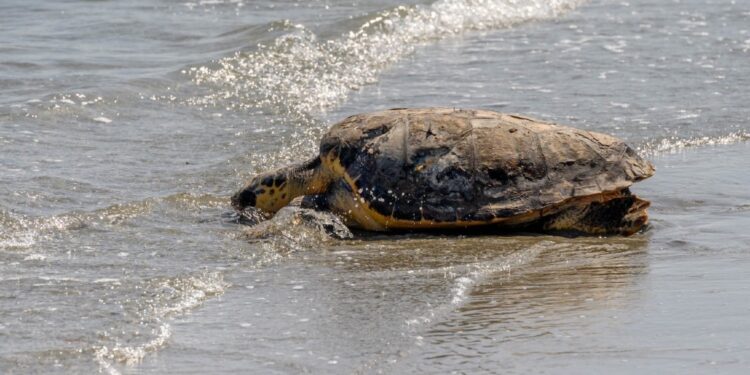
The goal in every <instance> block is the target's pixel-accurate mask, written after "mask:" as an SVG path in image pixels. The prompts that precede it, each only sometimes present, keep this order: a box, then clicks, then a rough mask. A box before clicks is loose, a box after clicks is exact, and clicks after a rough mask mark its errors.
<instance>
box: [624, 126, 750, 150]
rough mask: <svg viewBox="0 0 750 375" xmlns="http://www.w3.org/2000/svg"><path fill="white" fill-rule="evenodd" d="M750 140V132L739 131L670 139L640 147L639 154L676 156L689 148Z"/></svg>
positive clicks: (646, 143) (654, 141) (650, 142)
mask: <svg viewBox="0 0 750 375" xmlns="http://www.w3.org/2000/svg"><path fill="white" fill-rule="evenodd" d="M748 140H750V132H748V131H747V130H739V131H736V132H732V133H729V134H726V135H721V136H703V137H693V138H680V137H670V138H665V139H660V140H652V141H647V142H645V143H644V144H643V145H641V146H639V147H638V148H637V149H638V152H639V153H640V154H641V155H644V156H658V155H661V154H675V153H678V152H681V151H684V150H685V149H687V148H693V147H703V146H717V145H729V144H735V143H740V142H746V141H748Z"/></svg>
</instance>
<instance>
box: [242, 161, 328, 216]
mask: <svg viewBox="0 0 750 375" xmlns="http://www.w3.org/2000/svg"><path fill="white" fill-rule="evenodd" d="M326 176H327V174H326V173H323V171H322V168H321V163H320V158H318V157H316V158H315V159H313V160H311V161H309V162H307V163H304V164H301V165H296V166H291V167H286V168H281V169H278V170H276V171H273V172H270V173H262V174H259V175H257V176H255V177H253V178H252V179H251V180H250V181H249V182H248V183H247V184H245V187H243V188H242V189H240V191H238V192H237V193H235V194H234V195H233V196H232V206H233V207H234V208H235V209H236V210H238V211H243V210H245V209H246V208H249V207H255V208H257V209H259V210H261V211H263V212H265V213H271V214H273V213H276V212H277V211H278V210H280V209H281V208H282V207H284V206H286V205H287V204H289V202H291V201H292V199H294V198H296V197H298V196H300V195H308V194H319V193H322V192H323V191H325V189H327V188H328V178H326Z"/></svg>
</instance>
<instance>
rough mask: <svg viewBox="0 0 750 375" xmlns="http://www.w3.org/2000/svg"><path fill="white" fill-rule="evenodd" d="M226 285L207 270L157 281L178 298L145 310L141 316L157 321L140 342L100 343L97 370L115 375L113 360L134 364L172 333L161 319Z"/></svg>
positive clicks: (187, 308) (191, 306) (198, 302)
mask: <svg viewBox="0 0 750 375" xmlns="http://www.w3.org/2000/svg"><path fill="white" fill-rule="evenodd" d="M228 286H229V284H228V283H226V282H224V279H223V276H222V275H221V274H220V273H218V272H210V273H206V274H203V275H201V276H198V277H192V276H191V277H188V278H186V279H180V278H178V279H167V280H164V281H161V282H159V283H158V285H157V289H164V290H173V291H174V293H175V294H177V295H179V298H178V300H177V301H176V302H175V303H173V304H169V305H166V306H161V307H154V308H152V309H151V311H145V312H144V313H143V314H144V316H143V317H142V319H143V320H144V321H149V320H150V321H152V322H155V323H157V324H158V327H157V328H156V329H154V330H153V335H154V337H153V338H152V339H151V340H149V341H147V342H145V343H143V344H140V345H135V346H121V345H120V344H119V343H115V345H114V346H113V347H112V348H110V347H108V346H106V345H102V346H100V347H98V348H96V349H95V350H94V360H95V361H96V362H97V363H98V364H99V366H100V370H102V371H106V372H107V373H109V374H111V375H119V374H120V372H119V371H118V370H117V369H116V368H115V367H114V364H115V363H124V364H126V365H134V364H138V363H140V362H141V361H142V360H143V358H144V357H145V356H146V355H148V354H149V353H153V352H156V351H158V350H159V349H160V348H162V347H163V346H164V345H165V344H166V343H167V340H168V339H169V337H171V335H172V331H171V329H170V326H169V324H167V323H165V322H164V321H163V320H164V319H166V318H169V317H171V316H174V315H177V314H184V313H186V312H188V311H190V310H192V309H194V308H196V307H198V306H199V305H201V304H202V303H203V302H205V301H206V300H207V299H209V298H211V297H213V296H217V295H220V294H223V293H224V290H225V289H226V288H227V287H228Z"/></svg>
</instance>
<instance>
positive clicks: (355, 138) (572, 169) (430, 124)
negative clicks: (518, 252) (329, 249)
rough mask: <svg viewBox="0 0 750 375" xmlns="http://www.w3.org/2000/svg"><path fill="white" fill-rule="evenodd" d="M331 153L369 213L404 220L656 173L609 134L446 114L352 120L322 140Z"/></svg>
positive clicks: (494, 207) (486, 215)
mask: <svg viewBox="0 0 750 375" xmlns="http://www.w3.org/2000/svg"><path fill="white" fill-rule="evenodd" d="M330 153H334V154H333V155H335V156H336V157H337V158H338V159H339V160H340V162H341V164H342V165H343V166H344V167H345V169H346V171H347V174H349V176H350V177H352V178H353V179H355V180H356V190H357V193H358V194H359V195H360V196H361V197H362V198H364V199H365V200H366V201H368V202H369V203H370V206H371V207H372V208H374V209H376V210H377V211H379V212H381V213H382V214H385V215H389V216H390V215H392V216H394V217H396V218H401V219H409V220H420V219H427V220H435V221H454V220H480V221H482V220H491V219H492V218H495V217H511V216H515V215H519V214H523V213H527V212H530V211H535V210H540V209H542V208H544V207H548V206H551V205H554V204H557V203H561V202H563V201H566V200H569V199H571V198H577V197H584V196H588V195H592V194H598V193H602V192H609V191H617V190H621V189H624V188H627V187H629V186H630V185H631V184H633V183H634V182H636V181H639V180H642V179H644V178H647V177H649V176H651V175H652V174H653V173H654V168H653V166H652V165H651V163H649V162H648V161H646V160H644V159H642V158H641V157H639V156H638V155H637V154H636V153H635V151H634V150H633V149H632V148H630V147H629V146H627V145H626V144H625V143H624V142H623V141H621V140H619V139H617V138H614V137H611V136H608V135H604V134H600V133H594V132H588V131H584V130H579V129H574V128H571V127H567V126H562V125H557V124H551V123H545V122H542V121H539V120H535V119H530V118H527V117H523V116H517V115H509V114H502V113H497V112H491V111H481V110H459V109H452V108H421V109H393V110H387V111H381V112H374V113H369V114H361V115H355V116H351V117H349V118H347V119H345V120H343V121H341V122H339V123H337V124H336V125H334V126H333V127H332V128H331V129H330V130H329V131H328V133H327V134H326V135H325V136H324V138H323V140H322V142H321V155H323V156H326V155H329V154H330Z"/></svg>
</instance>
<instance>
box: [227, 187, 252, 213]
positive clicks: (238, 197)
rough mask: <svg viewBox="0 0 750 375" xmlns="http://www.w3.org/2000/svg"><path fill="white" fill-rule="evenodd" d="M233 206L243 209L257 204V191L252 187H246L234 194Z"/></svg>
mask: <svg viewBox="0 0 750 375" xmlns="http://www.w3.org/2000/svg"><path fill="white" fill-rule="evenodd" d="M232 206H234V208H236V209H238V210H243V209H245V207H248V206H249V207H254V206H255V193H254V192H253V190H252V189H245V190H242V191H240V192H238V193H237V194H235V195H234V196H232Z"/></svg>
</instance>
